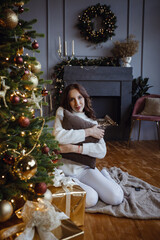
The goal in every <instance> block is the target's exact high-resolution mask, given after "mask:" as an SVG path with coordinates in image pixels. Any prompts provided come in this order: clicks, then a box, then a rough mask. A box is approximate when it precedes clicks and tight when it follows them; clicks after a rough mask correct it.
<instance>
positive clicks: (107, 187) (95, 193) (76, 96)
mask: <svg viewBox="0 0 160 240" xmlns="http://www.w3.org/2000/svg"><path fill="white" fill-rule="evenodd" d="M64 109H67V110H69V111H70V112H72V113H73V114H74V115H75V116H78V117H80V118H82V119H84V120H86V121H90V122H92V123H94V124H96V125H94V126H93V127H91V128H88V129H80V130H73V129H71V130H65V129H64V128H63V127H62V121H63V117H64V113H63V112H64ZM53 134H54V136H55V138H56V140H57V141H59V144H60V145H59V147H60V152H61V153H80V154H82V158H83V154H85V155H88V156H91V157H96V158H99V159H101V158H104V157H105V155H106V144H105V142H104V140H103V136H104V130H102V129H100V128H98V124H97V121H96V120H95V115H94V112H93V109H92V106H91V100H90V98H89V96H88V94H87V92H86V90H85V89H84V88H83V87H82V86H81V85H79V84H70V85H68V86H67V87H66V89H65V90H64V94H63V98H62V102H61V107H59V108H58V109H57V112H56V119H55V123H54V131H53ZM88 136H92V137H94V138H97V139H99V141H98V142H97V143H83V144H82V145H81V146H80V145H76V144H77V143H79V142H83V141H84V140H85V138H86V137H88ZM61 162H62V163H63V166H60V167H59V168H60V169H62V170H63V172H64V174H65V175H66V176H70V177H72V178H73V179H74V180H75V181H76V183H77V184H78V185H80V186H81V187H82V188H83V189H84V190H85V191H86V207H93V206H94V205H96V203H97V202H98V198H100V199H101V200H102V201H104V202H105V203H107V204H111V205H118V204H120V203H121V202H122V201H123V191H122V189H121V187H120V186H119V185H118V184H117V183H116V182H115V181H114V180H113V179H112V178H111V177H110V175H109V174H108V172H107V171H106V170H104V169H103V170H102V171H101V172H100V171H99V170H98V169H97V168H95V169H92V168H90V167H89V166H86V165H82V164H80V163H76V162H74V161H70V160H67V159H61Z"/></svg>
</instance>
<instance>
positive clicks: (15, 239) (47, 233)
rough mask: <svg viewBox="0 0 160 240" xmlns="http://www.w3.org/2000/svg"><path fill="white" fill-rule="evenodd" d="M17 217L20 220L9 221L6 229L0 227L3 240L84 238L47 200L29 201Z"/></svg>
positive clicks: (78, 239)
mask: <svg viewBox="0 0 160 240" xmlns="http://www.w3.org/2000/svg"><path fill="white" fill-rule="evenodd" d="M17 216H18V217H20V219H19V218H15V217H14V219H11V220H10V221H7V222H6V223H5V225H6V227H5V228H2V227H3V226H0V239H1V240H24V239H26V240H44V239H45V240H50V239H53V240H58V239H61V240H67V239H74V240H80V239H83V236H84V232H83V231H82V230H81V229H80V228H78V227H77V226H76V225H75V224H74V223H73V222H72V221H71V220H70V219H69V218H68V217H67V216H66V215H65V214H64V213H63V212H60V211H59V210H57V209H55V207H54V206H53V205H51V203H50V202H48V201H45V200H40V201H39V202H31V201H27V202H26V203H25V205H24V207H23V208H22V210H21V211H19V212H18V213H17ZM2 225H3V224H2Z"/></svg>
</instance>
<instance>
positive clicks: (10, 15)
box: [2, 9, 18, 29]
mask: <svg viewBox="0 0 160 240" xmlns="http://www.w3.org/2000/svg"><path fill="white" fill-rule="evenodd" d="M4 14H5V15H4V19H2V20H4V22H5V26H6V27H7V28H10V29H14V28H15V27H16V26H17V24H18V17H17V15H16V13H15V12H14V11H12V10H11V9H6V10H4Z"/></svg>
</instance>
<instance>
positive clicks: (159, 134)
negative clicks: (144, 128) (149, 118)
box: [156, 122, 160, 147]
mask: <svg viewBox="0 0 160 240" xmlns="http://www.w3.org/2000/svg"><path fill="white" fill-rule="evenodd" d="M156 125H157V133H158V142H159V147H160V132H159V131H160V129H159V128H160V127H159V122H156Z"/></svg>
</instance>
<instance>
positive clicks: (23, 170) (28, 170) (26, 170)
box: [16, 155, 37, 180]
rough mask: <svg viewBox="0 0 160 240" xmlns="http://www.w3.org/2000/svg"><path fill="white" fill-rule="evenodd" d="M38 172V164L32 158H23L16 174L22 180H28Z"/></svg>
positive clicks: (19, 162) (29, 156)
mask: <svg viewBox="0 0 160 240" xmlns="http://www.w3.org/2000/svg"><path fill="white" fill-rule="evenodd" d="M36 172H37V162H36V160H35V159H34V158H33V157H32V156H31V155H28V156H22V157H21V158H20V159H19V161H18V165H17V170H16V173H17V174H18V176H19V178H20V179H21V180H28V179H30V178H31V177H33V176H34V175H35V173H36Z"/></svg>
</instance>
